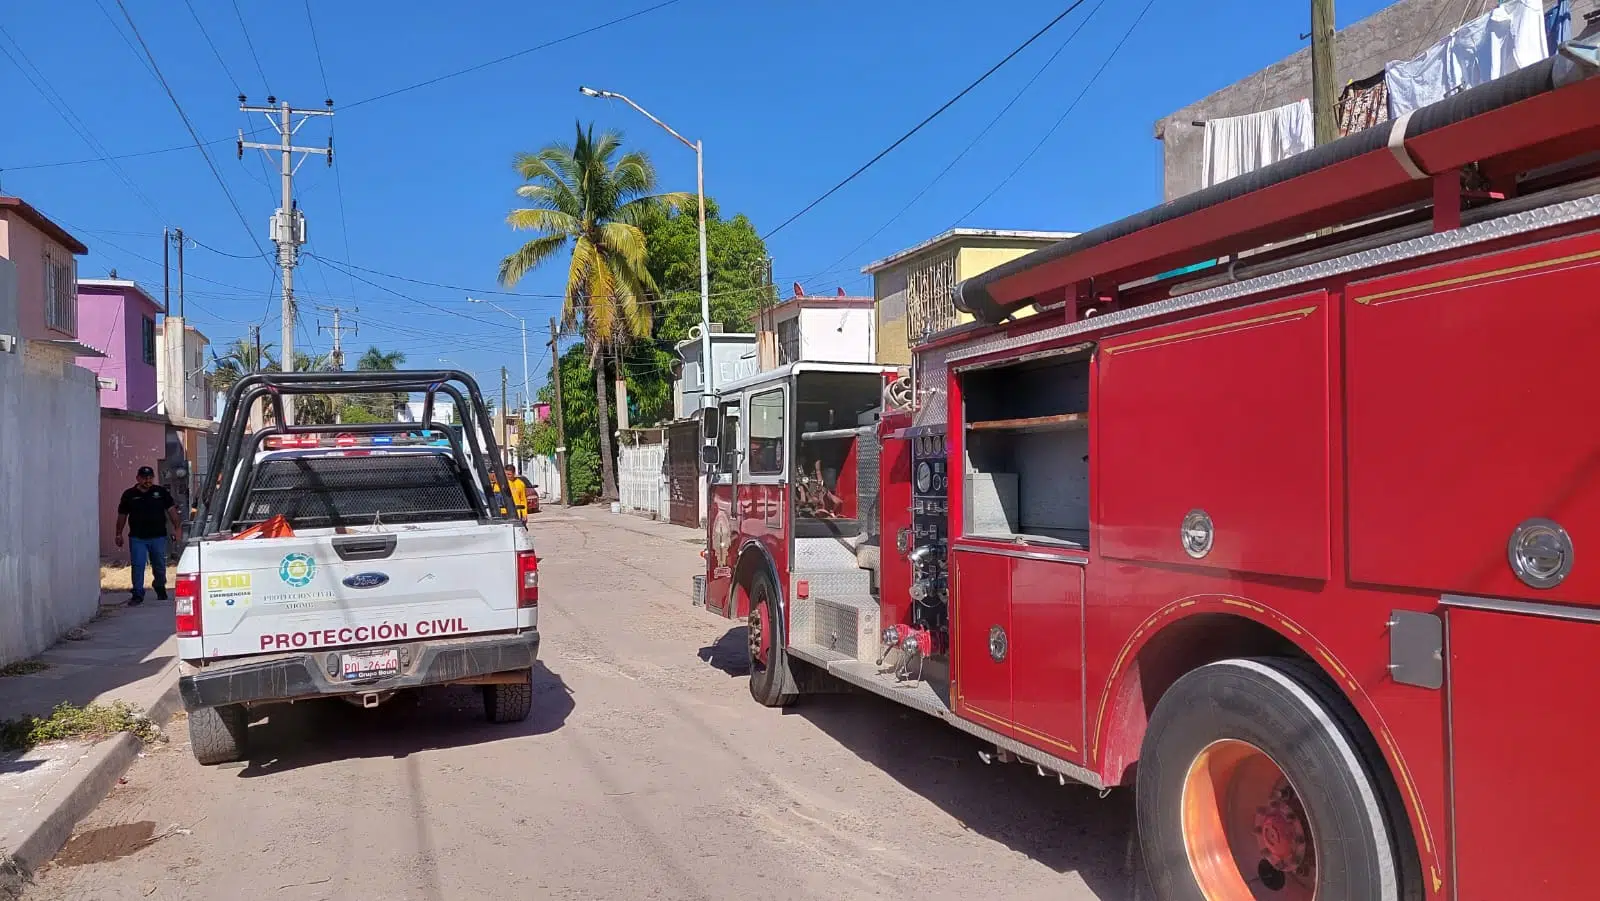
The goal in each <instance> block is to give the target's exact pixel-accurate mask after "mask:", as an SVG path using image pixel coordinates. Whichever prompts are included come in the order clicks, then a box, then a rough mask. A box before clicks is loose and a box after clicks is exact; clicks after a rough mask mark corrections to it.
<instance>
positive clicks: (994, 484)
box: [961, 358, 1089, 548]
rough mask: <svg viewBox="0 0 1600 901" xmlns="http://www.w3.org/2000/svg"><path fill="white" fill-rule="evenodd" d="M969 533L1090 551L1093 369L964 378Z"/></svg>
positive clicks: (1050, 367)
mask: <svg viewBox="0 0 1600 901" xmlns="http://www.w3.org/2000/svg"><path fill="white" fill-rule="evenodd" d="M961 395H962V401H963V404H964V411H963V412H964V414H965V420H966V428H965V434H964V441H963V450H964V452H965V454H964V456H965V461H964V463H965V465H964V472H963V478H962V485H961V489H962V491H963V492H964V500H965V503H964V504H963V505H962V508H963V510H964V511H965V520H966V521H965V522H964V523H963V533H964V534H966V535H971V536H974V537H992V538H1000V539H1006V540H1015V539H1023V540H1039V541H1043V542H1046V543H1054V544H1062V545H1067V546H1071V547H1083V548H1087V547H1088V545H1089V416H1088V412H1089V363H1088V360H1087V359H1086V358H1074V359H1068V360H1045V361H1034V362H1030V363H1026V364H1020V365H1015V366H1004V367H996V368H994V369H986V370H979V371H976V372H970V373H966V374H964V375H963V376H962V377H961Z"/></svg>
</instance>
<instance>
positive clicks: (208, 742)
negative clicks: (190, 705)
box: [189, 704, 250, 766]
mask: <svg viewBox="0 0 1600 901" xmlns="http://www.w3.org/2000/svg"><path fill="white" fill-rule="evenodd" d="M249 725H250V723H249V718H248V717H247V715H246V714H245V709H244V708H243V707H241V706H239V705H237V704H231V705H229V706H227V707H202V708H200V709H199V710H191V711H190V712H189V749H190V750H191V751H193V752H194V759H195V760H197V761H199V763H200V765H201V766H215V765H216V764H219V763H233V762H234V761H236V760H242V759H243V758H244V754H245V731H246V730H247V729H248V728H249Z"/></svg>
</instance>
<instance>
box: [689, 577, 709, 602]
mask: <svg viewBox="0 0 1600 901" xmlns="http://www.w3.org/2000/svg"><path fill="white" fill-rule="evenodd" d="M689 595H690V602H691V603H692V604H693V605H694V606H696V607H704V606H705V605H706V577H705V576H704V575H699V576H695V577H694V587H693V588H692V589H690V592H689Z"/></svg>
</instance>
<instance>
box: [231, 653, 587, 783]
mask: <svg viewBox="0 0 1600 901" xmlns="http://www.w3.org/2000/svg"><path fill="white" fill-rule="evenodd" d="M574 707H575V702H574V701H573V695H572V689H570V688H568V687H567V683H566V682H565V681H563V680H562V678H561V676H560V675H558V674H556V673H554V672H551V671H550V669H549V668H548V667H546V666H545V665H544V663H542V662H540V663H535V664H534V665H533V712H532V713H531V714H529V715H528V718H527V719H526V720H523V721H522V722H520V723H503V724H495V723H490V722H488V721H487V720H485V719H484V711H483V696H482V694H481V693H480V692H479V690H478V689H477V688H476V687H474V686H455V687H451V688H434V689H427V690H424V691H422V692H411V693H408V694H403V695H399V696H397V697H395V698H392V699H390V700H389V701H388V702H387V703H385V704H384V705H383V706H381V707H378V708H377V709H375V710H362V709H358V708H356V707H354V706H352V705H350V704H349V703H347V702H345V701H341V700H335V699H330V700H318V701H309V702H303V703H299V704H285V705H279V706H276V707H271V708H267V709H266V710H264V711H263V712H264V713H265V714H266V719H265V720H263V721H260V722H256V723H252V724H251V726H250V731H249V739H248V748H249V757H248V764H247V765H246V766H245V767H244V769H242V770H241V771H240V772H239V775H240V776H241V777H243V778H254V777H257V776H268V775H272V774H274V773H281V772H285V771H288V770H294V769H299V768H301V767H308V766H316V765H318V764H323V763H329V762H332V761H335V760H348V759H351V758H364V757H390V758H394V759H396V760H399V759H402V758H405V757H409V756H410V755H412V754H415V753H417V752H418V751H431V750H435V749H440V748H457V747H463V746H466V745H474V744H478V743H481V742H491V741H503V740H505V739H510V738H523V737H527V736H533V735H545V734H548V733H551V732H555V731H556V730H558V729H560V728H561V727H562V726H564V725H565V724H566V722H567V717H568V716H569V715H571V713H572V711H573V708H574Z"/></svg>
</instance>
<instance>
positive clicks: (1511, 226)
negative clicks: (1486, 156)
mask: <svg viewBox="0 0 1600 901" xmlns="http://www.w3.org/2000/svg"><path fill="white" fill-rule="evenodd" d="M1595 216H1600V195H1590V196H1588V197H1580V198H1578V199H1576V200H1568V201H1565V202H1563V203H1555V204H1551V205H1549V206H1543V207H1539V208H1537V209H1532V210H1528V211H1526V212H1522V213H1512V214H1510V215H1507V216H1501V217H1500V218H1498V219H1490V220H1487V221H1485V222H1478V223H1474V224H1472V225H1467V226H1463V227H1461V228H1458V229H1454V230H1452V231H1446V232H1438V233H1436V234H1431V235H1424V236H1423V237H1420V238H1413V239H1411V240H1409V241H1400V242H1398V243H1395V244H1388V245H1385V246H1383V247H1376V248H1373V249H1372V250H1364V251H1361V252H1360V253H1353V254H1350V255H1349V256H1343V257H1338V258H1336V259H1332V260H1324V261H1322V262H1320V263H1310V264H1308V265H1305V266H1297V267H1295V268H1293V269H1285V270H1284V271H1282V272H1274V273H1271V274H1269V275H1263V276H1259V277H1257V278H1253V279H1249V280H1248V281H1242V282H1238V283H1237V284H1232V285H1221V286H1219V287H1216V288H1211V289H1208V290H1205V291H1196V292H1195V293H1193V294H1185V295H1183V296H1181V297H1172V298H1168V299H1167V300H1161V301H1157V302H1155V303H1149V304H1145V305H1144V306H1139V307H1134V308H1132V309H1128V310H1119V311H1118V312H1115V313H1107V314H1105V315H1104V316H1096V317H1094V318H1093V319H1086V320H1083V321H1081V322H1073V323H1070V324H1068V325H1058V326H1056V327H1054V328H1048V329H1044V330H1043V331H1038V332H1034V333H1032V334H1029V335H1021V336H1018V337H1015V338H1012V337H1005V336H1001V337H996V338H989V339H987V340H979V341H974V342H972V343H971V344H966V345H963V346H961V347H959V348H955V349H951V350H950V352H949V353H948V355H947V356H945V357H941V358H940V359H939V374H938V378H939V380H940V382H939V385H940V389H941V390H940V396H941V398H942V397H943V394H944V392H943V387H944V381H943V380H944V370H945V367H946V366H947V365H949V364H951V363H955V362H958V361H960V360H969V359H972V358H974V357H980V356H985V355H987V354H992V353H1003V352H1011V351H1016V350H1021V349H1023V348H1027V347H1033V346H1036V345H1039V344H1044V343H1047V342H1050V341H1055V340H1057V339H1060V338H1068V337H1071V336H1073V335H1079V334H1083V333H1085V332H1092V331H1098V330H1100V329H1104V328H1107V327H1110V326H1117V325H1123V324H1126V323H1130V322H1139V321H1141V320H1146V319H1153V318H1156V317H1158V316H1166V315H1169V314H1171V313H1182V312H1186V311H1188V310H1197V309H1200V308H1202V307H1207V306H1210V305H1212V304H1217V303H1221V302H1223V301H1226V300H1233V299H1236V298H1239V297H1245V296H1247V295H1250V294H1260V293H1265V292H1268V291H1276V290H1278V289H1281V288H1290V287H1293V286H1295V285H1303V284H1306V283H1308V282H1315V281H1319V280H1321V279H1325V278H1329V277H1332V276H1335V275H1344V274H1346V273H1350V272H1360V271H1362V270H1364V269H1371V268H1374V267H1377V266H1385V265H1389V264H1392V263H1398V262H1403V261H1405V260H1410V259H1415V258H1417V257H1422V256H1427V255H1429V254H1435V253H1439V252H1441V251H1445V250H1456V249H1459V248H1463V247H1471V246H1472V245H1474V244H1482V243H1484V242H1485V241H1494V240H1498V239H1500V238H1507V237H1511V236H1514V235H1519V234H1523V233H1526V232H1530V231H1537V230H1538V229H1542V228H1549V227H1551V226H1554V225H1561V224H1564V223H1567V222H1577V221H1580V220H1583V219H1589V218H1593V217H1595ZM930 355H931V354H930ZM921 359H922V356H921V355H919V356H918V360H919V361H920V360H921ZM938 407H939V416H940V417H941V418H940V421H941V422H942V421H943V416H944V405H943V402H942V401H941V402H940V404H939V405H938ZM918 413H919V414H920V413H921V410H919V411H918ZM921 423H922V420H921V419H918V420H917V424H918V425H921Z"/></svg>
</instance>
